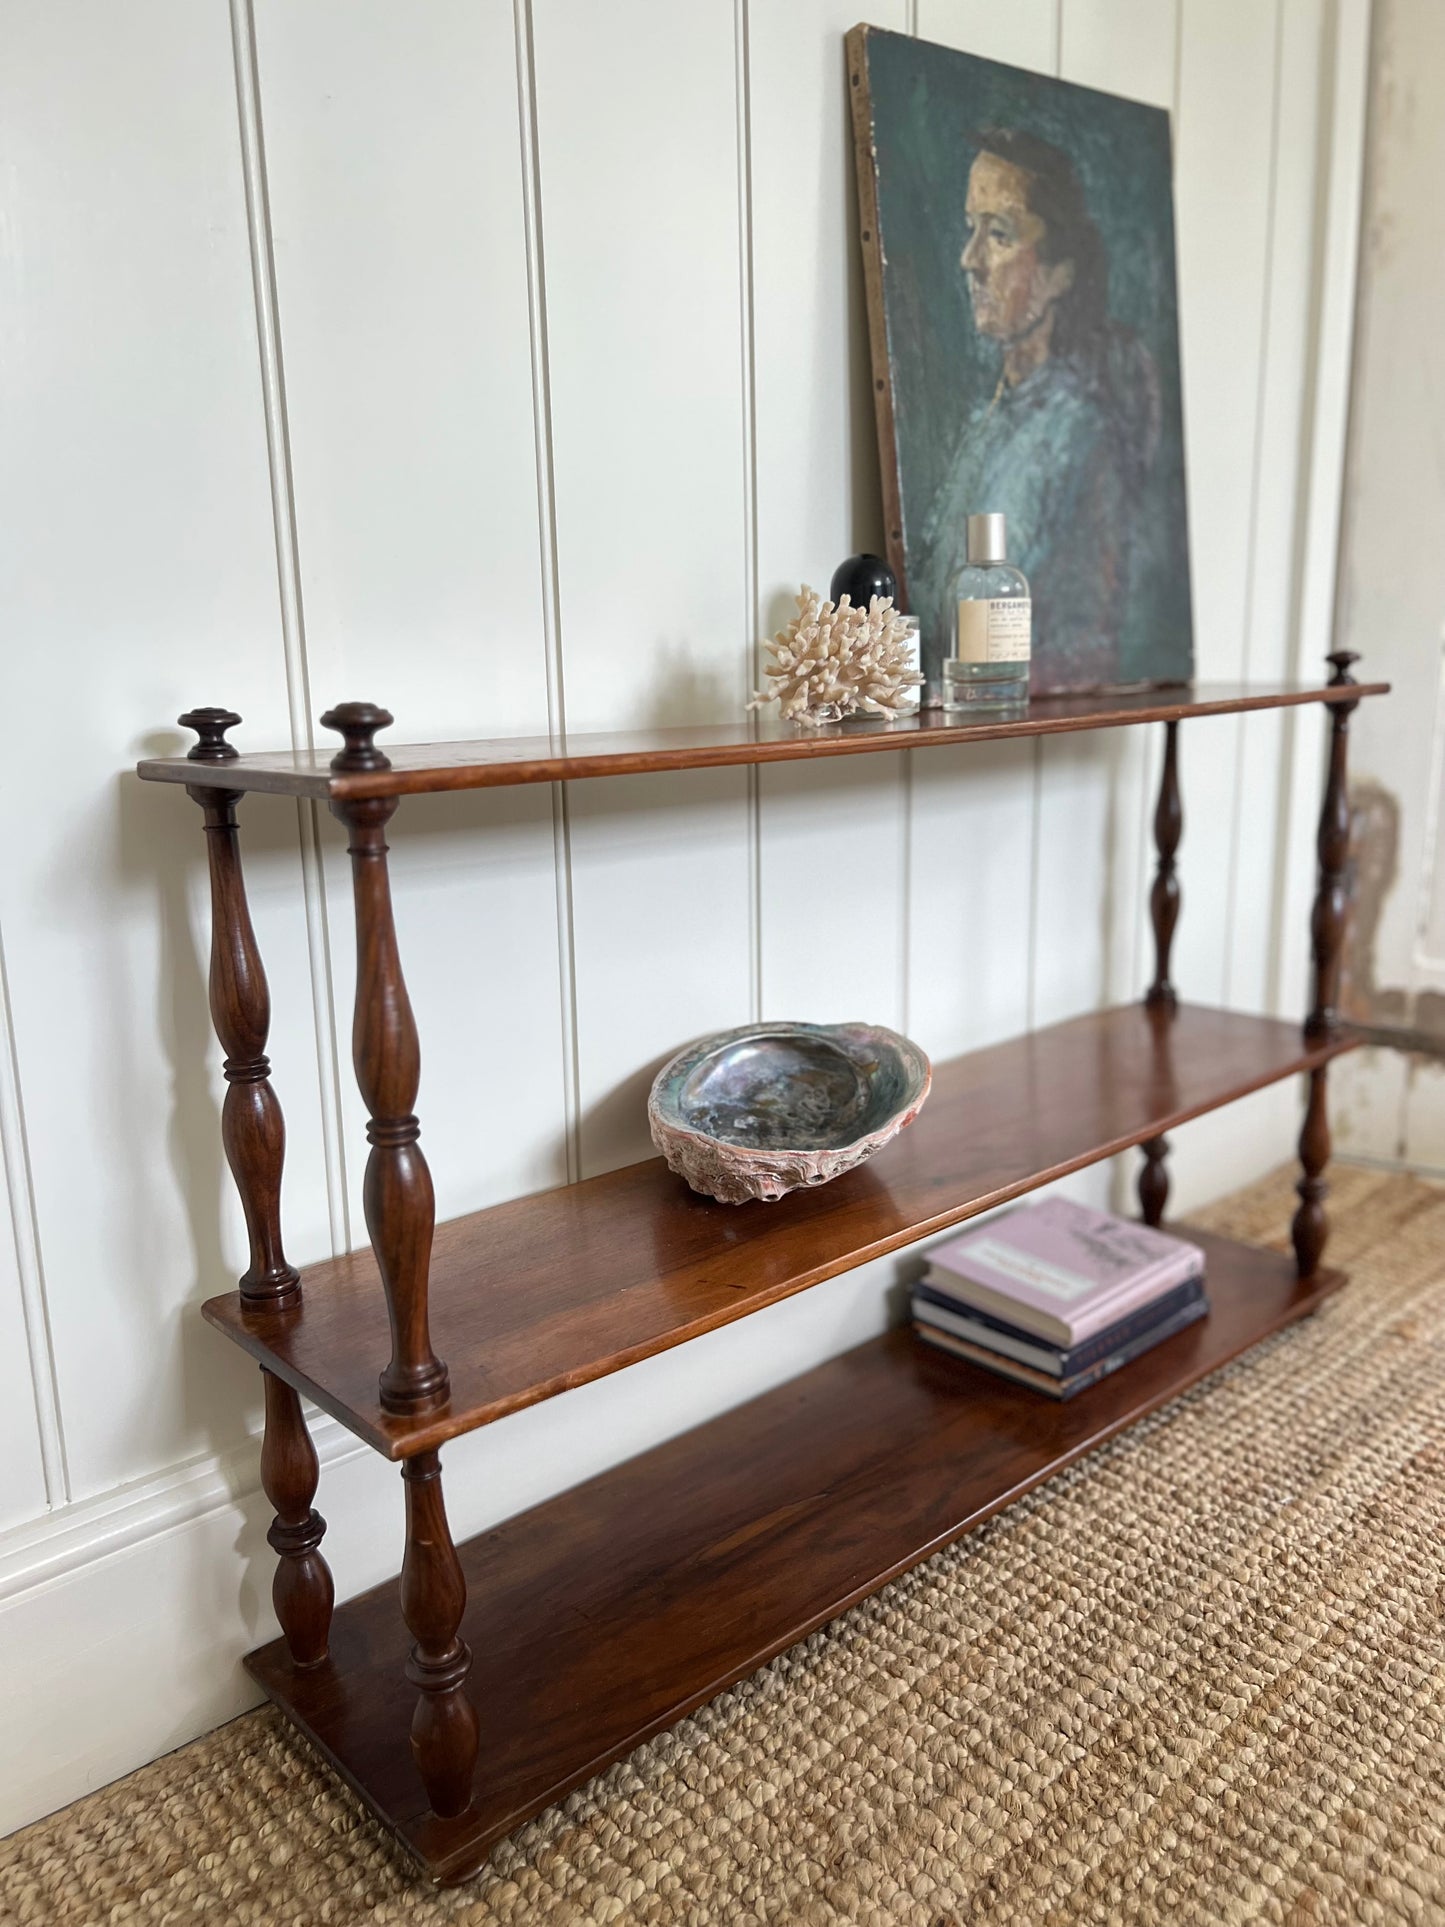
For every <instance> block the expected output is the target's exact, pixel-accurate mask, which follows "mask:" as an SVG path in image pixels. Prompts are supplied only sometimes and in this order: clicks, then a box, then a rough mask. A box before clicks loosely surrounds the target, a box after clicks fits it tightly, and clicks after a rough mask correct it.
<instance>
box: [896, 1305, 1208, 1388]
mask: <svg viewBox="0 0 1445 1927" xmlns="http://www.w3.org/2000/svg"><path fill="white" fill-rule="evenodd" d="M1208 1309H1209V1302H1208V1300H1207V1299H1206V1298H1204V1297H1203V1295H1202V1294H1201V1296H1200V1298H1199V1299H1198V1301H1197V1302H1196V1303H1194V1304H1192V1305H1185V1306H1184V1307H1183V1309H1182V1310H1180V1311H1177V1312H1176V1313H1175V1314H1174V1316H1173V1317H1172V1318H1168V1319H1166V1320H1165V1321H1164V1323H1163V1324H1162V1325H1156V1326H1155V1327H1154V1329H1153V1330H1152V1331H1147V1332H1141V1333H1140V1334H1139V1336H1138V1337H1136V1338H1134V1339H1131V1340H1130V1341H1129V1343H1128V1344H1126V1345H1121V1346H1120V1347H1119V1349H1118V1350H1117V1351H1114V1352H1110V1353H1109V1354H1108V1356H1107V1357H1105V1358H1101V1359H1098V1360H1097V1361H1096V1362H1095V1363H1094V1364H1092V1365H1090V1366H1088V1367H1087V1368H1086V1369H1085V1370H1083V1371H1081V1372H1075V1373H1074V1374H1073V1375H1072V1376H1071V1377H1069V1378H1055V1377H1054V1376H1053V1374H1052V1373H1051V1372H1040V1371H1037V1370H1035V1368H1034V1367H1033V1366H1032V1365H1025V1364H1022V1363H1021V1362H1020V1361H1019V1360H1017V1359H1013V1358H1007V1357H1005V1356H1004V1355H1003V1353H1001V1352H996V1351H988V1350H985V1349H984V1347H983V1346H982V1345H974V1344H971V1343H970V1342H969V1341H968V1340H967V1339H966V1338H955V1337H954V1336H953V1334H952V1333H951V1332H946V1331H943V1330H942V1329H941V1328H940V1327H939V1326H937V1325H924V1324H915V1326H914V1328H913V1329H914V1330H915V1331H916V1332H917V1334H918V1336H919V1337H920V1338H921V1339H923V1340H924V1341H925V1343H927V1344H929V1345H933V1346H936V1347H937V1348H938V1349H939V1350H940V1351H945V1352H951V1353H952V1354H953V1355H954V1357H956V1358H964V1359H967V1360H968V1362H969V1364H970V1365H981V1366H983V1368H984V1369H985V1370H986V1371H990V1372H997V1373H998V1374H999V1376H1000V1377H1002V1378H1012V1379H1015V1380H1016V1381H1017V1382H1018V1383H1019V1384H1020V1385H1031V1386H1033V1388H1034V1390H1035V1391H1038V1392H1043V1393H1045V1394H1046V1395H1047V1396H1048V1397H1049V1398H1073V1396H1074V1395H1075V1393H1076V1392H1082V1391H1083V1390H1085V1388H1086V1387H1088V1386H1090V1385H1097V1384H1098V1382H1099V1380H1100V1379H1101V1378H1107V1377H1108V1376H1109V1374H1110V1373H1111V1372H1117V1371H1118V1370H1119V1368H1120V1366H1121V1365H1128V1364H1130V1363H1131V1362H1132V1361H1133V1360H1134V1359H1136V1358H1138V1357H1139V1356H1140V1355H1141V1354H1142V1353H1144V1352H1147V1351H1152V1350H1153V1348H1154V1347H1155V1346H1156V1345H1162V1344H1163V1342H1164V1340H1165V1339H1166V1338H1173V1337H1174V1335H1175V1333H1176V1332H1181V1331H1183V1330H1184V1329H1185V1327H1186V1326H1188V1325H1192V1324H1194V1323H1195V1322H1196V1321H1197V1320H1198V1319H1200V1318H1202V1317H1203V1316H1204V1314H1205V1313H1206V1312H1207V1311H1208Z"/></svg>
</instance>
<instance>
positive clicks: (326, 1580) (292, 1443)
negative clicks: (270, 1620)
mask: <svg viewBox="0 0 1445 1927" xmlns="http://www.w3.org/2000/svg"><path fill="white" fill-rule="evenodd" d="M261 1380H262V1383H263V1384H264V1385H265V1387H266V1436H265V1438H264V1440H263V1441H262V1445H261V1485H262V1488H263V1490H264V1491H265V1494H266V1497H267V1498H268V1499H269V1500H270V1501H271V1504H272V1505H273V1506H274V1507H275V1509H276V1517H275V1519H274V1520H273V1522H272V1525H271V1529H270V1531H269V1532H268V1533H267V1534H266V1540H267V1543H268V1544H269V1545H270V1547H271V1550H272V1551H273V1552H274V1553H275V1554H276V1555H277V1558H278V1564H277V1567H276V1575H275V1578H274V1579H273V1580H272V1582H271V1602H272V1604H273V1605H274V1606H275V1608H276V1617H277V1619H279V1620H280V1622H281V1631H282V1632H283V1633H284V1634H285V1635H286V1644H287V1646H288V1647H289V1648H290V1651H291V1659H292V1662H293V1664H295V1665H297V1666H318V1665H320V1663H321V1661H322V1660H323V1659H325V1657H326V1646H327V1641H328V1639H329V1638H330V1635H331V1608H332V1605H333V1603H334V1601H335V1589H334V1587H333V1586H332V1583H331V1568H330V1567H329V1566H328V1565H327V1563H326V1561H325V1560H324V1559H323V1558H322V1556H321V1552H320V1550H319V1548H320V1545H321V1541H322V1539H323V1537H324V1536H325V1533H326V1521H325V1520H324V1519H323V1518H322V1516H321V1514H320V1513H319V1512H317V1511H316V1510H315V1509H314V1508H313V1506H312V1503H311V1501H312V1500H313V1499H314V1498H315V1497H316V1482H317V1479H318V1477H319V1476H320V1467H319V1466H318V1465H317V1462H316V1447H315V1446H314V1445H313V1444H312V1443H311V1434H310V1433H309V1432H308V1431H307V1429H306V1420H305V1417H304V1416H303V1414H302V1411H301V1400H300V1399H299V1398H298V1397H297V1395H296V1393H295V1392H294V1391H293V1390H292V1389H291V1387H290V1386H289V1385H287V1384H286V1383H285V1382H284V1380H282V1379H279V1378H277V1377H276V1376H275V1374H274V1373H273V1372H268V1371H266V1370H265V1369H264V1368H263V1369H262V1372H261Z"/></svg>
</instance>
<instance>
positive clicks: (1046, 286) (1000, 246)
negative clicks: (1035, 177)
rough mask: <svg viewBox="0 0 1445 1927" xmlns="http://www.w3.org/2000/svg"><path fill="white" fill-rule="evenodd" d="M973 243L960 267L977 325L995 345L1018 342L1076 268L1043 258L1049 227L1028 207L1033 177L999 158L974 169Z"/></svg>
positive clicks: (987, 158)
mask: <svg viewBox="0 0 1445 1927" xmlns="http://www.w3.org/2000/svg"><path fill="white" fill-rule="evenodd" d="M964 206H965V212H966V214H967V217H968V240H967V242H966V243H965V245H964V250H963V254H962V256H961V257H960V262H959V265H960V266H961V267H962V269H963V272H964V274H965V275H966V276H967V279H968V298H969V300H970V301H971V302H972V304H973V321H974V326H975V327H976V328H977V329H978V331H979V333H980V334H981V335H988V336H989V337H990V338H991V339H992V340H995V341H1017V340H1018V339H1019V338H1020V337H1021V336H1023V335H1026V334H1028V333H1029V331H1030V330H1031V329H1033V328H1035V327H1037V326H1038V324H1039V322H1040V321H1041V320H1042V319H1043V317H1044V315H1045V314H1046V313H1047V312H1048V310H1049V309H1050V308H1051V307H1052V306H1053V304H1054V302H1055V301H1057V300H1058V298H1059V296H1060V295H1061V294H1063V293H1064V291H1065V290H1066V289H1067V288H1068V287H1069V286H1070V284H1071V283H1072V281H1073V278H1074V269H1073V263H1072V262H1069V261H1055V262H1052V263H1049V262H1045V261H1042V260H1040V258H1039V243H1040V242H1041V241H1042V239H1043V237H1044V224H1043V222H1042V221H1041V220H1040V219H1039V217H1038V215H1037V214H1035V213H1034V212H1033V210H1032V209H1031V208H1030V206H1029V197H1028V176H1027V175H1026V174H1025V173H1024V171H1023V169H1022V168H1020V167H1015V166H1014V164H1013V162H1012V161H1005V160H1000V159H999V157H998V155H997V154H988V153H984V154H980V155H979V156H978V158H977V160H975V162H974V164H973V166H972V167H971V168H970V170H969V175H968V199H967V201H966V202H965V204H964Z"/></svg>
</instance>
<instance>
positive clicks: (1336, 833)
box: [1292, 649, 1359, 1278]
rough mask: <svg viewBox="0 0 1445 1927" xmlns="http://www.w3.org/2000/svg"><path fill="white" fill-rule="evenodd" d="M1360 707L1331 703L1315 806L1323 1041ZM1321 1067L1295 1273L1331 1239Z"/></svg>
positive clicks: (1303, 1145) (1309, 1023)
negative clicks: (1320, 794)
mask: <svg viewBox="0 0 1445 1927" xmlns="http://www.w3.org/2000/svg"><path fill="white" fill-rule="evenodd" d="M1329 661H1330V664H1331V666H1332V669H1333V673H1332V675H1331V676H1330V687H1331V688H1332V689H1338V688H1342V687H1345V686H1350V687H1353V685H1354V681H1355V679H1354V677H1353V676H1352V675H1351V674H1350V664H1351V663H1353V662H1358V661H1359V657H1358V656H1356V655H1355V654H1354V652H1353V651H1352V650H1348V649H1340V650H1336V651H1335V652H1334V653H1333V654H1332V655H1331V656H1330V658H1329ZM1358 707H1359V698H1358V697H1355V698H1354V700H1353V701H1350V700H1345V701H1342V702H1337V703H1334V704H1332V705H1331V707H1330V753H1329V765H1328V770H1327V773H1326V777H1325V794H1324V801H1323V803H1322V804H1321V806H1320V823H1319V835H1318V838H1317V841H1316V848H1317V850H1318V853H1319V882H1318V886H1317V888H1316V890H1315V901H1314V909H1313V911H1312V913H1311V916H1310V950H1311V958H1312V966H1313V967H1312V982H1311V991H1310V1014H1309V1016H1308V1017H1307V1018H1306V1019H1305V1027H1304V1029H1305V1037H1306V1039H1307V1040H1308V1041H1309V1042H1311V1043H1322V1042H1325V1041H1327V1040H1328V1039H1329V1038H1331V1037H1333V1036H1334V1035H1335V1033H1336V1032H1337V1031H1338V1029H1339V1021H1340V1020H1339V1012H1338V1010H1337V1008H1336V1004H1337V1001H1338V997H1339V985H1340V954H1341V950H1342V948H1343V945H1344V938H1345V923H1346V919H1347V918H1348V916H1349V909H1350V890H1349V879H1348V867H1349V858H1350V800H1349V788H1348V780H1347V779H1348V769H1347V759H1348V750H1349V732H1350V717H1351V715H1352V714H1353V713H1354V711H1355V710H1356V709H1357V708H1358ZM1325 1078H1326V1072H1325V1067H1324V1065H1321V1066H1320V1067H1319V1069H1318V1070H1314V1071H1311V1072H1310V1089H1309V1102H1308V1104H1307V1106H1306V1109H1305V1121H1304V1128H1303V1130H1302V1131H1301V1132H1300V1142H1299V1157H1300V1165H1301V1167H1302V1169H1303V1176H1302V1177H1301V1178H1300V1181H1299V1183H1298V1185H1297V1186H1296V1187H1295V1188H1296V1190H1297V1191H1298V1192H1299V1199H1300V1203H1299V1209H1298V1210H1297V1211H1296V1212H1295V1215H1294V1224H1293V1227H1292V1235H1293V1238H1294V1250H1295V1263H1296V1265H1297V1267H1298V1269H1299V1275H1300V1276H1301V1278H1308V1277H1309V1276H1310V1275H1311V1273H1313V1272H1314V1271H1315V1270H1316V1269H1317V1267H1318V1265H1319V1262H1320V1259H1321V1257H1322V1256H1323V1255H1324V1249H1325V1241H1326V1239H1327V1238H1328V1236H1329V1221H1328V1219H1327V1218H1326V1216H1325V1202H1324V1201H1325V1199H1326V1197H1327V1196H1328V1195H1329V1186H1328V1184H1326V1182H1325V1180H1324V1177H1323V1175H1322V1174H1323V1172H1324V1168H1325V1166H1326V1165H1327V1164H1328V1163H1329V1158H1330V1119H1329V1107H1328V1104H1327V1101H1326V1089H1325Z"/></svg>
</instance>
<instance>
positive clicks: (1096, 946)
mask: <svg viewBox="0 0 1445 1927" xmlns="http://www.w3.org/2000/svg"><path fill="white" fill-rule="evenodd" d="M1178 41H1179V20H1178V7H1177V5H1175V4H1174V0H1068V4H1067V5H1065V6H1064V7H1063V8H1062V13H1061V27H1060V38H1059V73H1060V76H1061V78H1063V79H1064V80H1071V81H1075V82H1077V83H1078V84H1080V85H1081V86H1085V87H1099V88H1102V89H1104V90H1105V91H1106V92H1109V93H1115V94H1124V95H1127V97H1128V98H1129V99H1131V100H1140V101H1146V102H1148V103H1149V104H1150V105H1151V106H1155V107H1162V108H1164V109H1165V110H1166V111H1167V112H1169V113H1170V114H1172V115H1176V125H1175V129H1174V141H1175V152H1176V160H1177V149H1178V128H1177V102H1176V100H1175V87H1176V81H1177V77H1178V55H1179V46H1178ZM1176 172H1177V168H1176ZM1158 735H1159V732H1158V731H1157V730H1142V729H1140V730H1122V731H1118V732H1115V733H1111V734H1109V735H1106V736H1104V737H1102V738H1099V739H1097V740H1095V741H1092V742H1089V743H1088V744H1087V745H1086V744H1085V742H1084V741H1082V740H1080V741H1077V742H1075V743H1065V742H1059V743H1045V744H1043V745H1042V774H1043V782H1042V786H1041V790H1040V807H1041V819H1040V825H1039V852H1040V864H1041V869H1040V877H1039V886H1038V887H1039V929H1038V938H1039V950H1038V965H1037V968H1038V972H1039V977H1038V982H1037V986H1036V992H1035V1000H1034V1001H1035V1021H1042V1017H1043V1014H1044V1013H1052V1014H1054V1015H1059V1016H1062V1015H1066V1014H1068V1013H1069V1012H1070V1011H1072V1010H1077V1009H1079V1008H1081V1007H1083V1005H1084V1003H1085V1002H1086V1001H1096V1002H1097V1001H1107V1002H1110V1003H1118V1002H1124V1001H1127V1000H1128V999H1129V998H1131V997H1137V996H1138V995H1139V993H1140V990H1141V988H1142V985H1143V982H1144V981H1145V979H1144V977H1143V976H1142V974H1141V970H1140V959H1141V954H1142V953H1141V942H1142V938H1143V932H1144V925H1145V922H1146V905H1147V896H1146V892H1147V887H1148V872H1147V870H1146V851H1147V850H1148V848H1149V846H1148V841H1147V830H1148V824H1149V820H1150V818H1151V816H1152V812H1153V790H1152V787H1151V784H1152V781H1153V780H1156V772H1157V769H1158V763H1159V744H1158V742H1157V740H1156V739H1157V737H1158ZM1076 796H1077V798H1078V803H1079V806H1080V808H1081V810H1082V814H1081V815H1075V814H1074V811H1073V799H1074V798H1075V797H1076ZM1061 871H1062V872H1063V874H1060V872H1061ZM1091 890H1092V891H1093V892H1094V898H1093V907H1091V906H1090V903H1089V896H1088V893H1089V892H1090V891H1091ZM1099 906H1102V909H1100V907H1099ZM1081 919H1082V922H1083V932H1082V936H1081V937H1080V938H1078V939H1074V941H1077V942H1079V944H1080V954H1079V963H1080V968H1079V969H1078V970H1077V971H1076V972H1075V973H1074V974H1073V975H1072V977H1071V976H1070V974H1069V973H1068V971H1067V969H1066V968H1065V967H1063V966H1062V965H1061V960H1060V952H1061V950H1063V951H1066V950H1067V947H1068V946H1069V945H1070V943H1071V926H1076V925H1077V923H1078V922H1079V921H1080V920H1081ZM1090 993H1092V996H1091V994H1090ZM1128 1162H1129V1163H1131V1164H1132V1160H1128Z"/></svg>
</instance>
